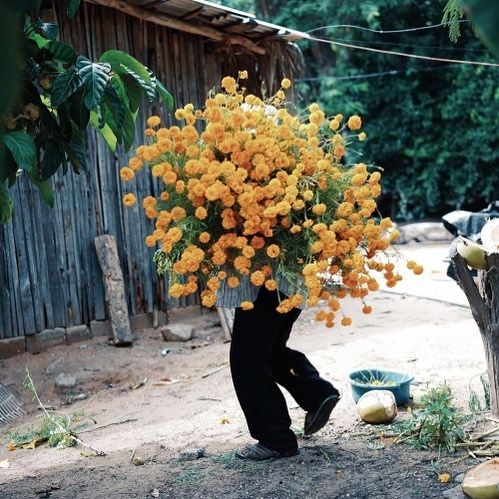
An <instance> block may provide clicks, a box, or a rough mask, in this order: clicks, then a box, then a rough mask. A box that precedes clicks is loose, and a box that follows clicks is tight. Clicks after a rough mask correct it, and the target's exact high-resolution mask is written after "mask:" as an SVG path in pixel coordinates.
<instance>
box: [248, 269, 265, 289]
mask: <svg viewBox="0 0 499 499" xmlns="http://www.w3.org/2000/svg"><path fill="white" fill-rule="evenodd" d="M250 281H251V283H252V284H254V285H255V286H261V285H262V284H263V283H264V282H265V274H264V273H263V272H262V271H261V270H256V271H255V272H253V273H252V274H251V277H250Z"/></svg>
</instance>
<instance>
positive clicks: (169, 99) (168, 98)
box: [156, 80, 173, 112]
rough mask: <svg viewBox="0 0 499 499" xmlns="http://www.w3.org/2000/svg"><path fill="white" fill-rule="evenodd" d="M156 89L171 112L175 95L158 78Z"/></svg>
mask: <svg viewBox="0 0 499 499" xmlns="http://www.w3.org/2000/svg"><path fill="white" fill-rule="evenodd" d="M156 91H157V92H158V95H159V97H160V98H161V100H162V101H163V102H164V103H165V105H166V109H167V110H168V111H170V112H171V111H172V110H173V96H172V94H171V93H170V92H168V90H166V88H165V86H164V85H163V84H162V83H161V82H160V81H159V80H156Z"/></svg>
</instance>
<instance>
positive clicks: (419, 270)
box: [412, 265, 423, 275]
mask: <svg viewBox="0 0 499 499" xmlns="http://www.w3.org/2000/svg"><path fill="white" fill-rule="evenodd" d="M412 271H413V272H414V274H416V275H419V274H422V273H423V266H422V265H416V266H415V267H414V268H413V269H412Z"/></svg>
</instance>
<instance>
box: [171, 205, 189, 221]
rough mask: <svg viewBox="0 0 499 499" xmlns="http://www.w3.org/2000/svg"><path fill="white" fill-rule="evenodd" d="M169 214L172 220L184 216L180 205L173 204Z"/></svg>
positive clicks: (177, 219)
mask: <svg viewBox="0 0 499 499" xmlns="http://www.w3.org/2000/svg"><path fill="white" fill-rule="evenodd" d="M171 215H172V219H173V220H175V221H179V220H183V219H184V218H185V217H186V212H185V210H184V208H182V207H181V206H175V207H174V208H172V211H171Z"/></svg>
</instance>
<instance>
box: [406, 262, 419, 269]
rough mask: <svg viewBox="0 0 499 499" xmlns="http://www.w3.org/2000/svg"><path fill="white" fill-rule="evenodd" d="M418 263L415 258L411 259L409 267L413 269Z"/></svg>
mask: <svg viewBox="0 0 499 499" xmlns="http://www.w3.org/2000/svg"><path fill="white" fill-rule="evenodd" d="M416 265H417V263H416V262H415V261H414V260H409V261H408V262H407V268H408V269H410V270H412V269H413V268H414V267H415V266H416Z"/></svg>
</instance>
